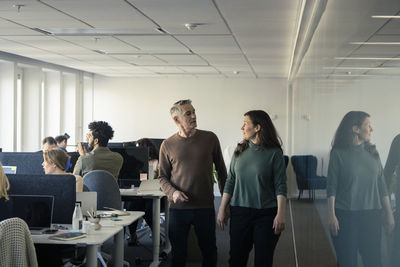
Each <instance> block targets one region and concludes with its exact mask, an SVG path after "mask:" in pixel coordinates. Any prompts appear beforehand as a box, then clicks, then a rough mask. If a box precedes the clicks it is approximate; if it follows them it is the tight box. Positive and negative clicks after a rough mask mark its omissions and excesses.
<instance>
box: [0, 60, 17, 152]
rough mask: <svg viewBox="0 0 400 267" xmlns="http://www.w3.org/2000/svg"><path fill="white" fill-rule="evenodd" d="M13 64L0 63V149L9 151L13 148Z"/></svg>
mask: <svg viewBox="0 0 400 267" xmlns="http://www.w3.org/2000/svg"><path fill="white" fill-rule="evenodd" d="M14 92H15V89H14V63H12V62H6V61H0V122H1V127H0V148H2V149H3V151H11V150H13V147H14V141H15V140H14V125H15V122H14V114H15V113H14V111H15V106H14V104H15V102H14V100H15V94H14Z"/></svg>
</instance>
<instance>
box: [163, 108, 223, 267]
mask: <svg viewBox="0 0 400 267" xmlns="http://www.w3.org/2000/svg"><path fill="white" fill-rule="evenodd" d="M191 103H192V101H191V100H180V101H178V102H176V103H175V104H174V105H173V106H172V108H171V110H170V112H171V116H172V118H173V120H174V122H175V123H176V125H177V126H178V130H179V131H178V133H176V134H174V135H172V136H171V137H169V138H168V139H166V140H165V141H164V142H163V143H162V145H161V150H160V161H159V164H160V176H159V180H160V184H161V188H162V190H163V191H164V193H165V194H166V195H167V196H168V201H169V207H170V219H169V236H170V241H171V245H172V266H173V267H177V266H185V262H186V252H187V237H188V232H189V229H190V225H193V226H194V230H195V233H196V235H197V239H198V241H199V247H200V249H201V253H202V255H203V267H213V266H216V264H217V245H216V237H215V211H214V194H213V175H212V172H213V164H215V169H216V170H217V172H218V186H219V190H220V191H221V193H222V190H223V189H224V185H225V181H226V168H225V163H224V160H223V157H222V152H221V147H220V144H219V140H218V138H217V136H216V135H215V134H214V133H212V132H209V131H202V130H197V129H196V127H197V122H196V113H195V109H194V108H193V106H192V104H191Z"/></svg>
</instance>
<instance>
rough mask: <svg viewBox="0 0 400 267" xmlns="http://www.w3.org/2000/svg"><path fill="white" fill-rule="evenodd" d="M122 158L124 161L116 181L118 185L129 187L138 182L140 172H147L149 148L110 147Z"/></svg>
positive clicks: (136, 184)
mask: <svg viewBox="0 0 400 267" xmlns="http://www.w3.org/2000/svg"><path fill="white" fill-rule="evenodd" d="M110 149H111V150H112V151H114V152H118V153H120V154H121V155H122V157H123V158H124V163H123V164H122V168H121V170H120V172H119V176H118V182H119V184H120V187H122V188H127V187H131V186H132V184H134V185H135V186H138V185H139V184H140V174H141V173H148V172H149V149H148V148H147V147H135V146H128V147H125V148H110Z"/></svg>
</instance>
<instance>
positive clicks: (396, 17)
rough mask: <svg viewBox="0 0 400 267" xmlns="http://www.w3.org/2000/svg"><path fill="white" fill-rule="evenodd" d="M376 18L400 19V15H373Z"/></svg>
mask: <svg viewBox="0 0 400 267" xmlns="http://www.w3.org/2000/svg"><path fill="white" fill-rule="evenodd" d="M371 17H372V18H374V19H400V16H371Z"/></svg>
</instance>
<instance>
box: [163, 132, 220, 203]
mask: <svg viewBox="0 0 400 267" xmlns="http://www.w3.org/2000/svg"><path fill="white" fill-rule="evenodd" d="M213 163H214V164H215V169H216V170H217V172H218V186H219V190H220V191H221V193H222V191H223V189H224V186H225V181H226V176H227V174H226V168H225V163H224V159H223V157H222V152H221V146H220V144H219V141H218V138H217V136H216V135H215V134H214V133H213V132H209V131H202V130H196V132H195V134H194V135H193V136H191V137H188V138H184V137H181V136H180V135H179V134H178V133H176V134H174V135H173V136H171V137H169V138H168V139H166V140H165V141H164V142H163V143H162V145H161V150H160V176H159V179H160V184H161V188H162V190H163V191H164V193H165V194H166V195H167V196H168V200H169V203H170V208H176V209H195V208H213V207H214V193H213V176H212V168H213ZM175 190H179V191H182V192H183V193H185V194H186V195H187V196H188V197H189V201H188V202H183V203H182V202H180V203H173V201H172V195H173V193H174V192H175Z"/></svg>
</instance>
